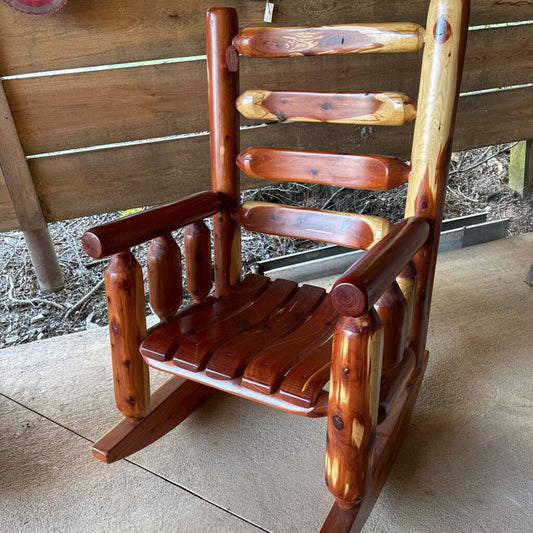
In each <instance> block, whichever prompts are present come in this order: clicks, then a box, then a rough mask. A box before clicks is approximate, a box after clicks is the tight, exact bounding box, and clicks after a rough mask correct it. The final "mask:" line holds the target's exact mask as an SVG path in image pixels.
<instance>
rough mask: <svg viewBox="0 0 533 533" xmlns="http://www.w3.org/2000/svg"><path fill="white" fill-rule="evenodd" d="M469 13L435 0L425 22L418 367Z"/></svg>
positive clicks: (416, 166) (417, 174) (410, 209)
mask: <svg viewBox="0 0 533 533" xmlns="http://www.w3.org/2000/svg"><path fill="white" fill-rule="evenodd" d="M468 17H469V3H468V1H467V0H458V1H452V0H432V1H431V3H430V6H429V11H428V19H427V24H426V45H425V48H424V56H423V59H422V73H421V78H420V90H419V98H418V109H417V118H416V124H415V131H414V136H413V150H412V155H411V173H410V176H409V186H408V189H407V201H406V206H405V216H406V217H410V216H414V215H416V216H420V217H424V218H425V219H426V220H427V221H428V222H429V223H430V235H429V238H428V240H427V243H426V244H425V245H424V246H422V248H421V249H420V250H419V252H418V253H417V254H416V256H415V259H414V263H415V266H416V270H417V272H418V288H417V293H416V298H415V311H414V322H413V334H412V341H411V346H412V348H413V350H414V351H415V355H416V358H417V369H418V371H420V369H421V368H422V364H423V360H424V353H425V345H426V337H427V327H428V321H429V309H430V306H431V292H432V288H433V279H434V274H435V263H436V260H437V252H438V248H439V236H440V228H441V224H442V212H443V207H444V197H445V193H446V182H447V176H448V166H449V162H450V156H451V151H452V142H453V132H454V127H455V111H456V109H457V100H458V98H459V87H460V85H461V74H460V73H461V72H462V65H463V62H464V52H465V46H466V34H467V32H468Z"/></svg>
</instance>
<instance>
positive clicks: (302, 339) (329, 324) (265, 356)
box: [242, 296, 339, 394]
mask: <svg viewBox="0 0 533 533" xmlns="http://www.w3.org/2000/svg"><path fill="white" fill-rule="evenodd" d="M338 319H339V315H338V314H337V312H336V311H335V309H334V308H333V306H332V305H331V300H330V298H329V296H326V298H324V300H323V301H322V303H321V304H320V306H319V307H318V308H317V309H316V310H315V312H314V313H313V315H312V316H311V317H310V318H309V320H307V321H306V322H305V323H304V324H303V325H302V326H300V327H299V328H298V329H297V330H296V331H293V332H292V333H290V334H289V335H287V336H286V337H284V338H283V339H281V340H279V341H278V342H276V343H275V344H274V345H272V346H270V347H268V348H265V349H264V350H262V351H261V352H259V353H258V354H257V355H256V356H255V357H254V358H253V360H252V361H251V362H250V364H249V365H248V366H247V367H246V370H245V371H244V374H243V380H242V383H243V386H245V387H247V388H249V389H253V390H256V391H258V392H263V393H265V394H271V393H272V392H274V391H275V390H276V389H277V387H278V385H279V383H280V381H281V380H282V378H283V376H284V375H285V373H286V372H287V371H288V370H289V369H290V368H291V366H293V365H296V364H297V363H298V361H299V360H300V359H302V358H303V357H305V356H306V355H307V354H308V353H309V352H310V351H311V350H313V349H314V348H316V347H318V346H320V345H321V344H324V343H325V342H327V340H328V339H329V338H330V337H331V336H332V335H333V330H334V328H335V324H336V323H337V320H338Z"/></svg>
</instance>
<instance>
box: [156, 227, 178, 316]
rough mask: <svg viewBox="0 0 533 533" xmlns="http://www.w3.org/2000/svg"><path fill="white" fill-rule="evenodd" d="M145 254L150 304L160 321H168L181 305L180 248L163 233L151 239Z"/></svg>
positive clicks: (170, 236) (170, 237) (168, 234)
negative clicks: (146, 257)
mask: <svg viewBox="0 0 533 533" xmlns="http://www.w3.org/2000/svg"><path fill="white" fill-rule="evenodd" d="M147 256H148V287H149V292H150V305H151V306H152V309H153V310H154V312H155V314H156V315H157V316H158V317H159V319H160V320H161V321H162V322H169V321H170V320H172V318H174V315H175V314H176V311H177V310H178V309H179V306H180V305H181V297H182V287H181V256H180V249H179V247H178V245H177V244H176V241H175V240H174V239H173V238H172V235H171V234H170V233H165V234H164V235H161V236H160V237H156V238H155V239H154V240H153V241H152V243H151V244H150V246H149V247H148V253H147Z"/></svg>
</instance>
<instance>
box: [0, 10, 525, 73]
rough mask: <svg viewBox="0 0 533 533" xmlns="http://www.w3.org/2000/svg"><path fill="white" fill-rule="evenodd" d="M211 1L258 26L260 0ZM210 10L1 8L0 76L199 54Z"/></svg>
mask: <svg viewBox="0 0 533 533" xmlns="http://www.w3.org/2000/svg"><path fill="white" fill-rule="evenodd" d="M217 4H218V5H220V6H232V7H235V8H236V9H237V10H238V12H239V16H240V18H241V24H242V27H247V26H251V25H254V26H258V25H259V26H260V25H262V21H263V14H264V5H263V4H262V3H261V2H250V1H249V0H220V1H219V2H218V3H217ZM211 6H212V1H208V0H200V1H194V2H192V1H191V0H184V1H182V2H180V4H179V6H178V5H176V2H174V1H172V0H152V1H151V2H150V3H149V4H146V3H144V2H129V3H128V4H124V3H123V2H120V1H119V0H107V1H106V2H105V3H104V4H102V3H101V2H99V1H97V0H84V1H83V2H68V3H67V4H66V5H65V7H64V8H63V9H62V10H61V11H60V12H58V13H56V14H54V16H51V17H28V16H25V15H22V14H20V13H17V12H16V11H13V10H12V9H9V8H8V7H7V6H4V5H0V8H1V16H0V21H1V22H0V30H1V31H0V49H1V50H2V69H1V71H0V74H1V75H7V74H15V73H21V72H32V71H36V70H51V69H58V68H70V67H79V66H94V65H102V64H108V63H124V62H127V61H143V60H148V59H154V58H161V57H179V56H188V55H197V54H203V53H205V34H204V25H203V17H204V14H205V12H206V11H207V9H208V8H210V7H211ZM426 14H427V1H426V0H413V1H412V2H410V3H409V9H408V12H407V11H406V5H405V1H401V0H391V1H390V2H388V3H387V9H386V10H384V9H383V2H382V1H381V0H368V1H367V2H365V6H364V9H361V5H360V4H357V3H352V2H336V3H332V2H329V1H327V0H317V1H314V2H312V3H310V2H308V1H306V0H297V1H293V2H290V3H289V4H286V5H284V4H282V3H279V5H276V12H275V18H274V23H275V24H278V25H281V26H290V25H313V24H314V25H320V24H344V23H346V21H350V22H351V21H353V22H360V23H377V22H390V21H399V20H405V19H406V18H408V19H409V20H410V21H412V22H416V23H419V24H422V25H425V21H426ZM530 18H531V4H530V2H529V1H513V2H502V1H501V0H477V1H476V2H475V3H474V5H473V9H472V18H471V24H490V23H495V22H508V21H515V20H529V19H530ZM176 36H179V39H177V38H176ZM20 43H24V46H20Z"/></svg>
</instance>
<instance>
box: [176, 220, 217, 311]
mask: <svg viewBox="0 0 533 533" xmlns="http://www.w3.org/2000/svg"><path fill="white" fill-rule="evenodd" d="M183 244H184V246H185V273H186V278H187V288H188V289H189V293H190V294H191V296H192V297H193V299H194V301H195V302H203V301H204V300H205V299H206V298H207V295H208V294H209V292H210V291H211V287H212V285H213V267H212V265H211V235H210V233H209V229H208V227H207V226H206V225H205V223H204V222H203V221H199V222H194V223H193V224H190V225H189V226H187V227H186V228H185V233H184V235H183Z"/></svg>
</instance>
